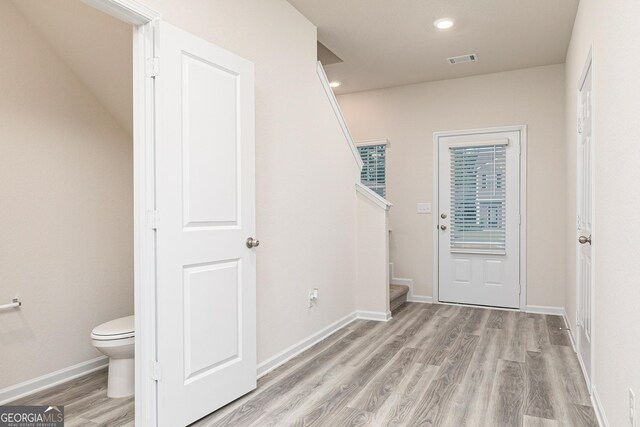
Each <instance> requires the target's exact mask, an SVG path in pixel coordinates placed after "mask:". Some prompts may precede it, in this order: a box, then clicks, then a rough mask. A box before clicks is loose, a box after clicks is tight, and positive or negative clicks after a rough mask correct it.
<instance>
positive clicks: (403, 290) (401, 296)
mask: <svg viewBox="0 0 640 427" xmlns="http://www.w3.org/2000/svg"><path fill="white" fill-rule="evenodd" d="M408 293H409V287H408V286H404V285H389V309H390V310H391V312H393V311H395V310H396V309H398V308H400V307H401V306H402V305H404V304H405V303H406V302H407V294H408Z"/></svg>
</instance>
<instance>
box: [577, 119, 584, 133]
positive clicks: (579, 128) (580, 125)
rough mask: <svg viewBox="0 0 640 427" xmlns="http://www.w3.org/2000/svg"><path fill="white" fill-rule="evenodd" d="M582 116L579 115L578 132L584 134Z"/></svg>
mask: <svg viewBox="0 0 640 427" xmlns="http://www.w3.org/2000/svg"><path fill="white" fill-rule="evenodd" d="M582 122H583V120H582V117H578V134H582Z"/></svg>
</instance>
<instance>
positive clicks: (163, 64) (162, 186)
mask: <svg viewBox="0 0 640 427" xmlns="http://www.w3.org/2000/svg"><path fill="white" fill-rule="evenodd" d="M159 31H160V34H159V64H160V67H159V74H158V76H157V77H156V85H157V94H158V98H157V102H158V103H157V146H156V175H157V178H156V180H157V211H158V229H157V342H158V354H157V357H158V363H159V366H160V369H161V378H160V380H159V382H158V423H159V425H161V426H170V427H176V426H184V425H187V424H189V423H191V422H193V421H196V420H197V419H199V418H201V417H203V416H205V415H207V414H209V413H211V412H213V411H215V410H216V409H218V408H220V407H221V406H223V405H225V404H227V403H229V402H230V401H232V400H234V399H236V398H238V397H239V396H242V395H243V394H245V393H247V392H249V391H251V390H253V389H254V388H255V387H256V317H255V316H256V291H255V281H256V254H255V249H253V248H248V247H247V244H246V241H247V238H248V237H253V236H254V233H255V200H254V199H255V183H254V162H255V160H254V74H253V73H254V71H253V64H252V63H250V62H248V61H246V60H244V59H242V58H240V57H238V56H236V55H234V54H232V53H229V52H227V51H225V50H223V49H220V48H218V47H216V46H214V45H212V44H210V43H208V42H205V41H204V40H201V39H198V38H196V37H195V36H193V35H191V34H189V33H186V32H184V31H182V30H180V29H178V28H175V27H173V26H171V25H169V24H167V23H161V24H160V27H159Z"/></svg>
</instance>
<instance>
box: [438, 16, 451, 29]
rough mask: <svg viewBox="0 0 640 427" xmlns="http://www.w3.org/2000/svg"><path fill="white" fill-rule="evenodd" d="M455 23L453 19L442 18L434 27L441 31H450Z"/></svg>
mask: <svg viewBox="0 0 640 427" xmlns="http://www.w3.org/2000/svg"><path fill="white" fill-rule="evenodd" d="M453 23H454V22H453V19H449V18H441V19H438V20H437V21H436V22H434V23H433V25H435V26H436V28H437V29H439V30H448V29H449V28H451V27H453Z"/></svg>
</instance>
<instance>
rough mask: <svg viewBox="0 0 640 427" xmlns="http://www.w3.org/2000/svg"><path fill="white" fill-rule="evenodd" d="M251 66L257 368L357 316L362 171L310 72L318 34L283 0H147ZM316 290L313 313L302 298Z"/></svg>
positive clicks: (171, 19)
mask: <svg viewBox="0 0 640 427" xmlns="http://www.w3.org/2000/svg"><path fill="white" fill-rule="evenodd" d="M143 1H144V3H146V4H147V5H149V6H150V7H153V8H154V9H156V10H158V11H159V12H160V13H162V16H163V18H164V19H165V20H166V21H167V22H169V23H171V24H173V25H175V26H178V27H180V28H182V29H184V30H186V31H189V32H192V33H193V34H195V35H197V36H199V37H202V38H204V39H206V40H208V41H210V42H212V43H215V44H217V45H219V46H221V47H223V48H225V49H228V50H230V51H232V52H234V53H236V54H238V55H241V56H243V57H245V58H247V59H248V60H250V61H253V62H254V63H255V64H256V67H255V70H256V181H257V205H256V206H257V237H258V238H259V239H260V243H261V244H260V248H259V249H258V277H257V280H258V285H257V286H258V287H257V298H258V313H257V316H258V362H262V361H265V359H268V358H269V357H271V356H273V355H275V354H277V353H279V352H281V351H283V350H284V349H286V348H287V347H289V346H291V345H293V344H295V343H297V342H299V341H300V340H302V339H303V338H306V337H308V336H309V335H311V334H314V333H316V332H318V331H319V330H320V329H322V328H324V327H326V326H328V325H330V324H331V323H333V322H335V321H336V320H338V319H340V318H342V317H344V316H346V315H347V314H349V313H351V312H353V310H355V308H356V306H355V292H354V290H355V286H354V283H355V280H356V269H355V265H356V258H355V257H356V194H355V190H354V184H355V183H356V182H357V181H358V180H359V173H358V172H359V171H358V169H357V166H356V163H355V161H354V158H353V156H352V154H351V152H350V150H349V148H348V145H347V143H346V142H345V139H344V136H343V135H342V133H341V131H340V128H339V126H338V123H337V121H336V119H335V115H334V113H333V111H332V109H331V107H330V104H329V102H328V100H327V98H326V95H325V93H324V91H323V89H322V86H321V85H320V82H319V79H318V76H317V74H316V28H315V26H314V25H312V24H311V23H310V22H309V21H308V20H307V19H306V18H304V17H303V16H302V15H301V14H300V13H299V12H298V11H297V10H295V9H294V8H293V6H291V5H290V4H289V3H287V2H286V1H284V0H267V1H255V0H217V1H210V0H193V1H190V2H189V7H185V6H184V2H183V1H180V0H143ZM313 288H318V289H319V302H318V304H317V305H316V306H315V307H313V308H311V309H309V308H308V304H307V298H308V293H309V291H310V290H311V289H313Z"/></svg>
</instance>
